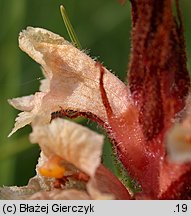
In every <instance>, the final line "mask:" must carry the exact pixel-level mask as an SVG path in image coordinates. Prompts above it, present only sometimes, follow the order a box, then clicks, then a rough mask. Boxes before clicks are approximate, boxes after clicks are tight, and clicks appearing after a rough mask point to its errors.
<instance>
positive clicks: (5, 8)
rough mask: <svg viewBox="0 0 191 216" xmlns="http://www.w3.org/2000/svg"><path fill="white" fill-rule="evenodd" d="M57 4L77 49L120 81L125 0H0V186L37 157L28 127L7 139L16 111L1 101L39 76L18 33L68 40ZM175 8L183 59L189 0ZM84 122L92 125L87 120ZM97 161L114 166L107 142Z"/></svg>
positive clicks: (24, 176)
mask: <svg viewBox="0 0 191 216" xmlns="http://www.w3.org/2000/svg"><path fill="white" fill-rule="evenodd" d="M61 4H63V5H64V6H65V7H66V9H67V13H68V15H69V18H70V20H71V22H72V24H73V27H74V29H75V31H76V34H77V36H78V38H79V40H80V42H81V45H82V47H83V49H84V50H86V52H88V53H89V54H90V55H91V56H92V57H96V58H98V59H99V61H101V62H103V63H104V65H106V66H107V67H108V68H109V69H111V68H112V70H113V72H114V73H115V74H116V75H117V76H119V78H121V79H122V80H124V81H125V80H126V71H127V64H128V59H129V51H130V29H131V15H130V4H129V2H128V1H127V2H126V4H125V5H124V6H121V5H120V4H119V2H118V0H105V1H102V0H97V1H88V0H80V1H79V0H78V1H77V0H41V1H39V0H33V1H27V0H17V1H15V0H9V1H7V0H0V27H1V30H0V87H1V90H0V93H1V94H0V111H1V116H0V185H24V184H26V182H27V181H28V179H29V178H30V177H32V176H33V175H34V173H35V165H36V163H37V158H38V155H39V149H38V146H37V145H36V146H35V145H32V144H30V143H29V141H28V134H29V132H30V131H31V129H30V126H28V127H26V128H24V129H21V130H20V131H19V132H17V133H16V134H14V135H13V136H12V137H11V138H7V135H8V133H9V132H10V130H11V128H12V127H13V123H14V119H15V117H16V114H17V111H16V110H14V109H13V108H12V107H11V106H9V105H8V103H7V99H8V98H13V97H19V96H23V95H29V94H32V93H34V92H35V91H37V90H38V86H39V80H40V79H42V73H41V70H40V67H39V65H38V64H36V63H35V62H33V61H32V60H31V59H30V58H29V57H28V56H27V55H26V54H25V53H22V52H21V51H20V49H19V48H18V43H17V38H18V34H19V32H20V31H21V30H22V29H24V28H26V26H35V27H43V28H46V29H49V30H51V31H53V32H55V33H58V34H60V35H62V36H64V37H65V38H67V39H68V40H69V37H68V34H67V32H66V29H65V26H64V24H63V21H62V18H61V14H60V11H59V6H60V5H61ZM181 8H182V9H183V15H184V25H185V36H186V45H187V53H188V60H189V59H191V30H190V29H191V22H190V8H191V2H190V1H189V0H184V1H181ZM188 62H189V61H188ZM190 65H191V64H189V69H191V67H190ZM119 109H120V108H119ZM88 126H89V127H94V128H95V125H94V124H92V123H89V124H88ZM106 143H108V141H107V142H106ZM103 161H104V163H105V164H106V165H107V166H108V167H109V168H110V169H114V165H113V162H112V156H111V148H110V147H109V145H108V144H106V145H105V147H104V154H103Z"/></svg>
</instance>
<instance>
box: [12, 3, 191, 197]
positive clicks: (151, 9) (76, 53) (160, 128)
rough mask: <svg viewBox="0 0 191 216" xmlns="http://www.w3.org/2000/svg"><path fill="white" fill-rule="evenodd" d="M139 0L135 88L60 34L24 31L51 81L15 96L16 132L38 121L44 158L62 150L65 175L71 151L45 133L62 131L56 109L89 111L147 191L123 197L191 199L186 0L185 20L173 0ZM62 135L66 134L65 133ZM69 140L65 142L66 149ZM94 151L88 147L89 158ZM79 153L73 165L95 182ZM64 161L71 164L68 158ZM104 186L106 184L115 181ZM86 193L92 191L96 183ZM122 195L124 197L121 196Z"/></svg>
mask: <svg viewBox="0 0 191 216" xmlns="http://www.w3.org/2000/svg"><path fill="white" fill-rule="evenodd" d="M131 3H132V21H133V24H132V26H133V29H132V50H131V59H130V64H129V71H128V85H127V86H126V85H125V84H124V83H122V82H121V81H120V80H119V79H117V78H116V77H115V76H114V75H113V74H111V73H110V72H109V71H108V70H107V69H106V68H104V67H103V66H102V65H101V64H99V63H96V62H95V61H94V60H92V59H91V58H90V57H89V56H87V55H86V54H85V53H83V52H82V51H80V50H78V49H76V48H75V47H73V46H72V45H71V44H70V43H68V42H67V41H66V40H65V39H64V38H62V37H60V36H59V35H56V34H54V33H52V32H50V31H47V30H45V29H41V28H32V27H28V28H27V29H26V30H24V31H23V32H21V33H20V36H19V46H20V48H21V49H22V50H23V51H24V52H26V53H27V54H28V55H29V56H31V57H32V58H33V59H34V60H35V61H36V62H38V63H39V64H40V65H41V66H42V68H43V72H44V75H45V80H43V82H42V83H41V87H40V92H37V93H35V94H34V95H31V96H28V97H22V98H16V99H12V100H9V103H10V104H11V105H12V106H14V107H15V108H17V109H19V110H21V111H23V112H21V113H20V114H19V116H18V117H17V119H16V123H15V127H14V129H13V131H12V132H11V134H12V133H14V132H15V131H16V130H18V129H19V128H21V127H24V126H25V125H26V124H29V123H32V125H33V124H34V122H35V124H34V125H35V126H34V131H33V133H32V137H33V136H34V134H35V137H36V138H34V140H33V141H34V142H38V143H39V144H40V146H41V149H42V152H43V155H42V158H43V159H42V160H43V161H44V160H45V161H46V158H47V157H48V158H49V156H50V155H51V154H54V156H55V155H56V157H53V158H52V157H50V160H52V161H53V162H55V161H56V165H55V166H58V167H59V168H56V169H55V170H56V174H57V171H58V170H59V169H61V173H62V171H63V170H62V166H61V167H60V166H59V164H60V159H59V158H62V157H63V156H64V157H63V158H62V159H64V160H66V161H67V157H68V156H67V154H66V153H63V152H64V150H63V151H58V152H56V150H55V149H54V147H52V146H54V142H50V143H52V144H48V145H46V147H45V144H44V140H45V138H46V135H45V134H47V135H48V138H46V139H47V140H51V139H53V140H54V139H55V138H56V137H57V136H55V134H57V133H56V132H50V131H49V130H51V128H54V127H55V128H57V126H56V124H61V122H60V120H59V121H57V120H53V121H52V123H51V124H50V125H47V124H49V122H50V121H51V119H52V118H53V113H55V112H57V114H59V116H62V117H63V116H67V117H71V118H74V117H77V116H85V117H88V118H90V119H91V120H94V121H96V122H97V123H98V124H100V125H101V126H103V127H104V128H105V129H106V131H107V133H108V135H109V137H110V138H111V139H112V141H113V144H114V147H115V150H116V154H117V156H118V159H119V160H120V161H121V162H122V164H123V166H124V168H125V169H126V170H127V171H128V173H129V174H130V176H131V177H132V178H133V179H135V180H136V181H137V182H138V183H139V184H140V186H141V189H142V190H141V192H137V193H135V194H134V196H133V197H130V195H129V194H128V193H127V194H126V197H123V198H126V199H130V198H134V199H190V197H191V183H190V182H191V164H190V159H191V150H190V145H191V144H190V140H191V139H190V128H191V126H190V117H189V113H190V111H189V110H190V108H189V107H190V102H189V100H187V98H188V94H189V88H190V79H189V75H188V71H187V68H186V54H185V45H184V37H183V25H182V18H181V13H180V9H179V5H178V0H177V1H176V9H177V18H176V17H175V16H174V15H173V12H172V1H171V0H156V1H152V0H143V1H138V0H131ZM186 101H188V102H187V103H186ZM52 124H53V125H54V126H52ZM35 127H37V128H38V131H39V132H38V131H37V129H35ZM41 127H42V128H46V129H42V128H41ZM35 131H36V132H35ZM40 131H41V132H40ZM53 131H54V129H53ZM49 132H50V133H49ZM38 133H39V135H38ZM59 133H60V134H62V131H60V132H59ZM59 133H58V137H60V136H61V135H59ZM11 134H10V135H11ZM42 134H43V135H42ZM51 135H52V138H51ZM54 137H55V138H54ZM82 137H83V135H82ZM87 137H88V136H86V138H87ZM41 139H42V140H41ZM58 139H59V138H58ZM77 139H80V136H79V137H78V138H77ZM45 143H46V142H45ZM55 143H57V142H55ZM60 143H62V141H61V142H60ZM98 143H99V142H98ZM61 145H62V144H59V146H60V147H59V148H60V149H62V148H64V147H61ZM98 145H99V144H98ZM50 146H51V148H50ZM46 148H47V149H46ZM52 148H53V149H52ZM92 148H93V147H92ZM95 148H96V147H95ZM87 149H88V147H87ZM61 152H62V153H61ZM89 154H91V153H90V152H89V151H88V154H87V155H86V156H87V157H89ZM99 154H100V153H99ZM76 156H77V155H76ZM44 157H45V159H44ZM74 159H75V158H73V159H72V160H71V161H69V162H72V168H71V170H70V171H71V172H75V169H76V168H78V169H79V170H80V171H82V172H84V173H85V174H86V175H88V176H89V177H90V180H89V182H88V184H86V187H87V188H88V185H89V184H90V185H91V182H92V181H93V180H92V179H94V177H93V176H94V175H93V176H91V174H90V173H89V172H88V171H87V170H84V169H83V168H82V167H81V164H78V163H79V162H77V164H76V161H75V160H74ZM61 161H62V160H61ZM90 161H91V160H90ZM87 163H88V162H87ZM53 164H54V163H53ZM61 164H65V163H64V162H63V161H62V163H61ZM90 164H91V162H90ZM45 165H46V164H45ZM73 166H75V169H74V170H73V168H74V167H73ZM45 167H46V166H45ZM53 167H54V166H53ZM67 167H68V164H67V165H65V166H63V169H64V170H65V169H66V170H67ZM102 168H103V166H102ZM95 169H96V168H95V167H94V169H93V170H94V171H93V173H95ZM53 170H54V169H53ZM43 172H44V173H46V172H47V169H46V168H43V166H42V170H41V175H42V174H44V173H43ZM63 172H64V171H63ZM58 173H59V172H58ZM102 174H103V176H104V173H102ZM44 175H45V174H44ZM108 175H111V173H110V174H108ZM95 176H96V175H95ZM103 182H104V181H103ZM116 182H117V181H116ZM117 184H119V183H117ZM103 185H104V186H103V187H105V186H106V185H109V182H104V184H103ZM92 187H95V188H96V186H92ZM114 187H115V186H114ZM120 187H121V186H120ZM108 188H110V189H111V193H108V194H110V195H111V194H114V193H112V187H109V186H108ZM99 189H100V188H99ZM95 190H98V189H97V188H96V189H95ZM123 190H124V188H123V187H121V191H123ZM86 191H88V193H90V192H89V190H88V189H86ZM98 191H99V190H98ZM106 192H109V191H106ZM99 193H101V192H100V191H99ZM115 195H116V194H114V196H115ZM90 196H91V195H90ZM100 196H101V197H102V196H103V197H104V196H107V195H105V194H104V195H103V194H102V195H100ZM118 197H119V198H121V197H120V196H115V198H118ZM92 198H94V196H92Z"/></svg>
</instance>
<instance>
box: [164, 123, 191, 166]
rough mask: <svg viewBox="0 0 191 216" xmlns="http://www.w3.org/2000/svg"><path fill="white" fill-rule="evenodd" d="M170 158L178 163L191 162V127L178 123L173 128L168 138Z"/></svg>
mask: <svg viewBox="0 0 191 216" xmlns="http://www.w3.org/2000/svg"><path fill="white" fill-rule="evenodd" d="M166 145H167V152H168V155H169V158H170V159H171V160H172V161H174V162H178V163H186V162H191V127H184V126H183V125H182V124H177V125H175V126H174V127H173V128H171V129H170V130H169V132H168V134H167V138H166Z"/></svg>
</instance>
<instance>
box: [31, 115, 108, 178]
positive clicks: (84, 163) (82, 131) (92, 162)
mask: <svg viewBox="0 0 191 216" xmlns="http://www.w3.org/2000/svg"><path fill="white" fill-rule="evenodd" d="M32 127H33V132H32V133H31V134H30V141H31V142H32V143H39V145H40V147H41V150H42V152H43V154H44V155H45V156H46V157H47V158H48V157H49V156H51V155H57V156H59V157H61V158H62V159H63V160H66V161H67V162H68V163H71V164H73V165H74V166H75V167H76V168H78V169H80V170H81V171H83V172H85V173H86V174H88V175H89V176H91V177H92V176H94V174H95V171H96V169H97V167H98V166H99V165H100V163H101V154H102V146H103V139H104V137H103V136H102V135H99V134H97V133H95V132H93V131H91V130H89V129H88V128H86V127H83V126H81V125H78V124H76V123H74V122H71V121H67V120H63V119H54V120H53V121H52V122H51V123H50V124H48V125H44V126H40V125H32Z"/></svg>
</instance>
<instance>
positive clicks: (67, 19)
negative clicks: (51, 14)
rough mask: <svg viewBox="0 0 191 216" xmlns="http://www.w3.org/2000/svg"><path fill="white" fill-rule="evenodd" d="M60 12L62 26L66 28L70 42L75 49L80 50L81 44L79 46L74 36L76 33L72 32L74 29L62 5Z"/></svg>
mask: <svg viewBox="0 0 191 216" xmlns="http://www.w3.org/2000/svg"><path fill="white" fill-rule="evenodd" d="M60 12H61V14H62V18H63V21H64V24H65V26H66V29H67V32H68V35H69V37H70V40H71V41H72V43H73V45H74V46H75V47H77V48H78V49H82V47H81V44H80V42H79V40H78V38H77V36H76V33H75V31H74V28H73V27H72V24H71V22H70V19H69V18H68V15H67V12H66V9H65V8H64V6H63V5H61V6H60Z"/></svg>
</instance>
